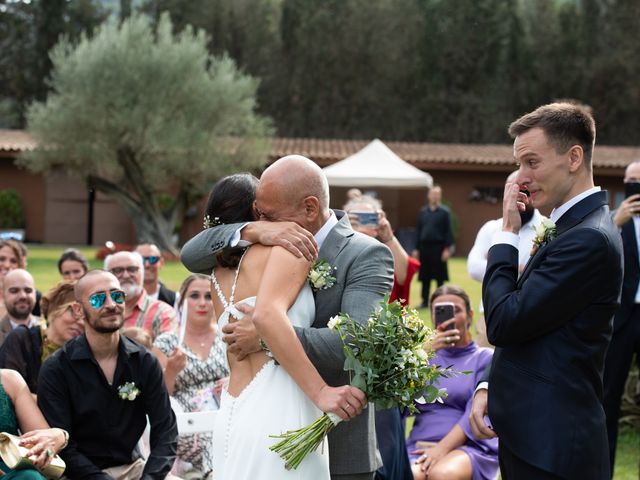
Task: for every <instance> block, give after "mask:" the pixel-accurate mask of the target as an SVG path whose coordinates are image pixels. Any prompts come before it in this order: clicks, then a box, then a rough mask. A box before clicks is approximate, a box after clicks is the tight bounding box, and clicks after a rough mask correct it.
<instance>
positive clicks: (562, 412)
mask: <svg viewBox="0 0 640 480" xmlns="http://www.w3.org/2000/svg"><path fill="white" fill-rule="evenodd" d="M509 134H510V135H511V137H512V138H514V145H513V150H514V156H515V158H516V160H517V162H518V163H519V172H518V176H517V178H516V182H515V183H508V184H507V185H506V187H505V195H504V203H503V225H502V231H501V232H499V233H498V234H497V236H496V237H494V245H493V246H492V247H491V249H490V250H489V255H488V264H487V271H486V274H485V277H484V282H483V286H482V298H483V301H484V306H485V319H486V323H487V336H488V338H489V341H490V342H491V343H492V344H494V345H496V347H498V348H496V353H495V355H494V357H493V363H492V367H491V373H490V375H489V382H488V410H489V418H490V419H491V422H492V424H493V428H494V430H495V432H496V433H497V435H498V437H499V438H500V469H501V473H502V478H503V479H504V480H510V479H516V480H526V479H547V478H548V479H556V478H567V479H581V480H583V479H602V480H605V479H608V478H609V455H608V446H607V430H606V425H605V415H604V410H603V407H602V372H603V365H604V358H605V353H606V350H607V346H608V344H609V340H610V338H611V320H612V317H613V315H614V312H615V311H616V308H617V307H618V304H619V300H620V287H621V283H622V244H621V239H620V234H619V233H618V230H617V228H616V227H615V225H614V224H613V221H612V219H611V215H610V212H609V207H608V206H607V193H606V192H604V191H601V190H600V188H599V187H594V184H593V171H592V164H591V158H592V153H593V147H594V143H595V123H594V121H593V118H592V117H591V114H590V113H589V111H588V110H587V109H586V108H584V107H583V106H580V105H575V104H571V103H554V104H550V105H544V106H542V107H539V108H538V109H537V110H535V111H533V112H531V113H529V114H527V115H524V116H523V117H521V118H519V119H518V120H516V121H515V122H513V123H512V124H511V126H510V127H509ZM521 190H527V191H528V192H529V194H530V197H529V198H527V196H526V195H525V194H523V193H522V192H521ZM527 202H532V203H533V206H534V207H535V208H538V209H542V210H547V211H548V210H552V209H553V210H552V212H551V220H552V221H553V222H554V223H555V229H554V228H549V229H548V230H547V232H546V234H545V235H541V236H540V239H539V240H540V241H539V242H538V248H537V250H536V251H535V252H533V254H532V257H531V259H530V260H529V262H528V264H527V266H526V267H525V270H524V272H523V273H522V275H521V276H520V277H518V249H517V245H518V233H519V231H520V228H521V222H520V215H519V211H520V210H522V209H524V204H525V203H527ZM534 249H535V247H534ZM486 398H487V397H486V394H485V393H480V392H478V393H476V397H475V398H474V406H473V409H472V423H473V424H474V426H475V428H476V430H479V431H480V432H479V433H483V432H484V433H487V432H491V431H490V430H488V429H487V427H486V425H485V424H484V421H483V420H482V415H479V413H483V412H482V411H483V410H484V408H482V407H484V406H486V403H485V405H482V403H483V400H486Z"/></svg>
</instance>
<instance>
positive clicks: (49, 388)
mask: <svg viewBox="0 0 640 480" xmlns="http://www.w3.org/2000/svg"><path fill="white" fill-rule="evenodd" d="M75 297H76V300H77V302H78V303H79V304H80V306H81V307H82V310H83V311H84V314H85V333H84V334H82V335H80V336H78V337H76V338H74V339H73V340H70V341H69V342H67V343H66V344H65V345H64V346H63V347H62V348H61V349H59V350H58V351H57V352H55V353H54V354H53V355H52V356H51V357H49V359H48V360H47V361H46V362H45V363H44V365H43V366H42V368H41V370H40V377H39V381H38V406H39V407H40V409H41V410H42V413H44V416H45V418H46V419H47V421H48V422H49V425H51V426H52V427H59V428H63V429H65V430H67V431H68V432H69V445H68V446H67V448H65V449H64V450H63V451H62V452H61V453H60V455H61V456H62V458H63V459H64V461H65V462H66V464H67V469H66V471H65V476H66V477H67V478H92V479H112V478H116V479H119V478H122V479H124V478H127V479H139V478H150V479H151V478H153V479H162V478H165V477H167V474H168V473H169V471H170V470H171V467H172V465H173V462H174V460H175V456H176V444H177V437H178V431H177V427H176V419H175V415H174V414H173V411H172V409H171V404H170V402H169V394H168V393H167V389H166V387H165V384H164V380H163V376H162V369H161V367H160V363H159V362H158V360H157V359H156V357H155V356H154V355H153V354H152V353H150V352H149V351H148V350H146V349H145V348H144V347H142V346H141V345H139V344H137V343H135V342H133V341H131V340H129V339H128V338H126V337H124V336H122V335H120V328H121V327H122V324H123V323H124V310H125V292H124V291H123V290H121V288H120V283H119V282H118V279H117V278H116V277H115V276H114V275H112V274H111V273H109V272H105V271H103V270H92V271H90V272H88V273H87V274H86V275H85V276H84V277H82V278H81V279H80V280H79V281H78V283H77V284H76V286H75ZM147 417H148V419H149V424H150V427H151V433H150V453H149V456H148V458H147V459H146V461H145V460H144V459H142V458H141V455H140V454H139V453H138V451H137V448H136V447H137V444H138V441H139V439H140V437H141V436H142V434H143V432H144V430H145V427H146V425H147Z"/></svg>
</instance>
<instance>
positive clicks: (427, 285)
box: [422, 279, 444, 305]
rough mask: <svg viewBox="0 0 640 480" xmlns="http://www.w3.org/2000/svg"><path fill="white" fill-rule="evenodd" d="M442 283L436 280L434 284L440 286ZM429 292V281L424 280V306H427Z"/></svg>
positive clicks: (442, 281)
mask: <svg viewBox="0 0 640 480" xmlns="http://www.w3.org/2000/svg"><path fill="white" fill-rule="evenodd" d="M443 283H444V280H440V279H436V284H437V285H438V287H439V286H441V285H442V284H443ZM430 290H431V279H429V280H425V281H423V282H422V303H423V304H424V305H429V294H430V293H431V292H430Z"/></svg>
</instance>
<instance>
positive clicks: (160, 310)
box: [124, 289, 178, 340]
mask: <svg viewBox="0 0 640 480" xmlns="http://www.w3.org/2000/svg"><path fill="white" fill-rule="evenodd" d="M124 327H125V328H126V327H140V328H142V329H144V330H146V331H147V332H149V335H151V339H152V340H155V339H156V337H157V336H158V335H160V334H161V333H165V332H177V331H178V316H177V315H176V311H175V310H174V309H173V308H172V307H170V306H169V305H168V304H166V303H164V302H161V301H160V300H154V299H152V298H151V297H150V296H149V295H148V294H147V292H146V291H145V290H144V289H143V290H142V295H140V298H139V299H138V302H137V303H136V305H135V306H134V307H133V311H132V312H131V315H129V316H128V317H126V318H125V319H124Z"/></svg>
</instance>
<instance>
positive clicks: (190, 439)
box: [154, 273, 229, 474]
mask: <svg viewBox="0 0 640 480" xmlns="http://www.w3.org/2000/svg"><path fill="white" fill-rule="evenodd" d="M179 298H180V303H179V304H178V308H179V310H180V312H181V313H182V315H181V318H183V319H184V321H185V322H186V323H185V324H184V325H181V329H180V333H179V334H176V333H173V332H167V333H163V334H161V335H159V336H158V338H156V341H155V343H154V347H155V351H156V354H157V356H158V360H159V361H160V364H161V365H162V368H163V369H164V379H165V384H166V386H167V390H168V391H169V395H171V397H172V398H173V399H175V401H176V402H177V403H178V405H179V406H180V408H181V409H182V410H183V411H185V412H199V411H203V410H212V409H216V408H217V406H218V400H217V398H216V396H215V394H214V384H215V383H216V382H217V381H218V380H220V379H222V378H224V377H226V376H227V375H229V370H228V367H227V362H226V358H225V349H224V344H223V343H222V338H221V336H220V335H218V328H217V325H216V323H215V322H214V310H213V301H212V298H211V289H210V280H209V277H207V276H206V275H201V274H197V273H196V274H193V275H189V276H188V277H187V278H186V279H185V280H184V282H182V286H181V287H180V296H179ZM211 441H212V439H211V434H203V433H201V434H193V435H181V436H180V437H179V438H178V458H179V459H180V460H181V461H182V462H186V463H189V464H191V465H192V468H193V469H194V470H196V471H198V472H201V473H203V474H206V473H207V472H208V470H210V469H211V458H210V452H209V446H210V445H211ZM187 467H188V466H187ZM175 473H176V474H181V473H184V472H179V471H176V472H175Z"/></svg>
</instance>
